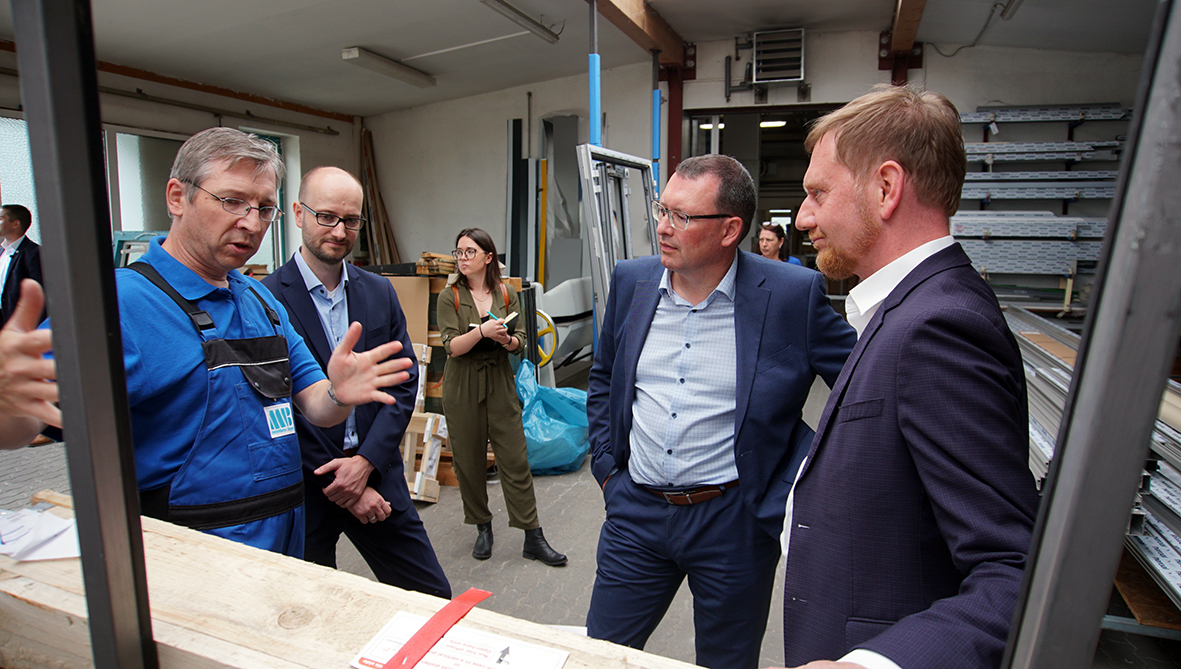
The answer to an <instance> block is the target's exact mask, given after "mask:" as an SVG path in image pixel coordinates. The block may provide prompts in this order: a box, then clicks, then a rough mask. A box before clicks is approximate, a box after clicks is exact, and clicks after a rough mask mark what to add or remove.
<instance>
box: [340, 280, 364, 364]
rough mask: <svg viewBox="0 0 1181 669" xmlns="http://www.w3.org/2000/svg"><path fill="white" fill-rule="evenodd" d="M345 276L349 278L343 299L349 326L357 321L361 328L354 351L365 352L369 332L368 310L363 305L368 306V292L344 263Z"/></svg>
mask: <svg viewBox="0 0 1181 669" xmlns="http://www.w3.org/2000/svg"><path fill="white" fill-rule="evenodd" d="M345 272H347V274H346V276H347V277H348V278H349V284H348V286H347V287H346V288H345V291H344V293H345V299H346V300H348V307H349V324H350V325H351V324H352V323H353V321H357V322H359V323H360V324H361V327H362V328H363V329H362V331H361V338H360V339H358V340H357V344H356V346H354V347H353V350H354V351H358V352H360V351H364V350H365V333H366V332H369V310H368V309H366V308H365V305H367V304H369V295H368V291H367V290H365V285H364V284H363V283H362V282H361V281H360V280H358V278H357V274H358V273H357V270H356V269H355V268H354V267H353V266H352V265H350V264H348V263H345Z"/></svg>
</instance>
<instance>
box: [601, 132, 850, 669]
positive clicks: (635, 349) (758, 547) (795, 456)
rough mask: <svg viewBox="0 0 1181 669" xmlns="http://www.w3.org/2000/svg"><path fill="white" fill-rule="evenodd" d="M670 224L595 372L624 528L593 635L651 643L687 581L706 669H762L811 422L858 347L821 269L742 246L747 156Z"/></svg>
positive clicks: (631, 289) (617, 286) (713, 168)
mask: <svg viewBox="0 0 1181 669" xmlns="http://www.w3.org/2000/svg"><path fill="white" fill-rule="evenodd" d="M653 213H654V214H655V215H656V216H657V218H658V219H659V225H658V227H657V234H658V235H659V237H660V239H659V242H660V256H659V257H648V258H639V259H636V260H630V261H625V262H622V263H619V264H618V265H617V266H616V268H615V272H614V276H613V277H612V279H611V293H610V298H609V299H608V302H607V308H606V315H605V316H604V319H603V325H602V330H601V332H600V335H599V345H598V350H596V351H595V361H594V366H593V367H592V369H591V375H590V389H589V394H588V398H587V414H588V417H589V420H590V441H591V448H592V451H593V459H592V471H593V473H594V476H595V478H596V479H597V480H598V482H599V484H600V486H602V488H603V497H604V500H605V501H606V507H607V518H606V522H604V523H603V528H602V531H601V534H600V537H599V548H598V565H597V566H598V568H597V572H596V577H595V586H594V590H593V592H592V595H591V604H590V611H589V613H588V614H587V628H588V633H589V634H590V636H592V637H595V638H600V639H607V640H610V641H614V642H616V643H621V644H626V645H629V646H632V647H635V648H643V646H644V644H645V643H646V642H647V640H648V637H649V635H650V634H651V633H652V630H653V629H655V627H656V625H657V624H658V623H659V622H660V619H661V618H662V617H663V616H664V613H665V611H666V610H667V608H668V605H669V603H670V602H671V601H672V599H673V595H675V594H676V591H677V589H678V587H680V584H681V582H682V581H683V580H684V578H685V577H686V576H688V578H689V588H690V590H692V592H693V607H694V627H695V629H696V646H697V663H698V664H700V665H703V666H706V667H725V668H726V669H737V668H743V667H755V666H757V665H758V659H759V648H760V645H761V642H762V638H763V632H764V630H765V629H766V625H767V612H768V609H769V608H770V601H771V588H772V583H773V581H774V577H775V568H776V565H777V564H778V562H779V546H778V542H777V539H778V537H779V535H780V533H781V532H782V530H783V509H784V502H785V500H786V498H787V493H788V489H789V488H790V487H791V477H792V473H793V472H795V465H798V463H799V458H802V457H803V454H804V452H805V451H806V449H807V446H808V444H809V443H810V441H811V437H812V430H811V429H810V428H809V427H808V426H807V425H805V424H804V422H803V421H802V420H801V411H802V409H803V406H804V402H805V400H806V399H807V397H808V391H809V389H810V388H811V386H812V382H813V380H814V379H815V377H816V375H820V376H821V377H823V378H824V380H825V382H826V383H828V384H829V385H830V386H831V385H832V383H833V382H834V380H835V379H836V376H837V374H838V373H839V371H840V369H841V366H842V365H843V364H844V362H845V359H846V357H847V356H848V354H849V350H850V349H851V348H852V346H853V342H854V335H853V331H852V329H851V328H850V327H849V326H848V324H846V323H845V322H844V321H843V320H842V319H841V318H840V316H838V315H837V314H836V312H834V311H833V309H832V306H831V305H830V304H829V302H828V299H827V298H826V297H825V295H824V285H825V284H824V280H823V278H822V277H821V276H820V275H819V274H817V273H816V272H813V271H811V270H807V269H804V268H802V267H797V266H795V265H789V264H787V263H780V262H775V261H771V260H767V259H765V258H761V257H759V256H756V255H753V254H750V253H746V252H740V251H738V250H737V248H738V244H739V242H740V241H741V240H742V239H743V238H744V237H746V235H747V234H748V232H749V230H750V224H751V219H752V218H753V217H754V213H755V186H754V182H753V181H752V180H751V177H750V174H748V173H747V171H746V169H745V168H743V167H742V165H741V164H740V163H738V161H736V160H734V159H733V158H729V157H727V156H719V155H710V156H701V157H697V158H691V159H689V160H686V161H685V162H683V163H681V164H680V166H679V167H678V168H677V171H676V173H675V174H673V176H672V177H671V178H670V179H669V181H668V184H667V185H666V186H665V189H664V194H663V197H662V198H661V200H660V202H659V203H656V204H655V206H654V212H653ZM793 463H794V464H793Z"/></svg>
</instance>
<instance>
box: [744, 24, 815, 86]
mask: <svg viewBox="0 0 1181 669" xmlns="http://www.w3.org/2000/svg"><path fill="white" fill-rule="evenodd" d="M753 60H754V78H753V80H752V81H753V83H756V84H769V83H781V82H799V81H803V80H804V29H803V28H792V29H790V30H772V31H769V32H760V33H755V34H754V59H753Z"/></svg>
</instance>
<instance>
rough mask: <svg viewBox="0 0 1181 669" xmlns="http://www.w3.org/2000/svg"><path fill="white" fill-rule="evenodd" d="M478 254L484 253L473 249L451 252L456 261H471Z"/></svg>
mask: <svg viewBox="0 0 1181 669" xmlns="http://www.w3.org/2000/svg"><path fill="white" fill-rule="evenodd" d="M477 253H483V251H481V250H480V249H472V248H467V249H455V250H454V251H452V252H451V255H453V256H455V259H456V260H471V259H472V258H475V257H476V254H477Z"/></svg>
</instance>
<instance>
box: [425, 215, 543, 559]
mask: <svg viewBox="0 0 1181 669" xmlns="http://www.w3.org/2000/svg"><path fill="white" fill-rule="evenodd" d="M455 247H456V248H455V252H454V255H455V261H456V266H457V267H456V268H457V270H458V273H457V274H456V275H453V277H452V278H453V279H454V283H452V282H451V281H448V284H449V285H448V286H447V287H446V288H444V289H443V290H442V291H441V292H440V293H439V303H438V307H439V310H438V311H439V331H440V334H441V335H442V338H443V347H444V348H445V349H446V350H447V364H446V366H445V367H444V368H443V414H444V415H445V416H446V417H447V433H448V439H449V441H450V443H451V451H452V455H453V458H454V459H453V464H454V466H455V476H456V478H458V479H459V493H460V497H462V498H463V520H464V522H465V523H467V524H469V525H475V526H476V529H477V535H476V543H475V546H474V547H473V549H472V557H474V558H476V559H477V560H486V559H488V558H489V557H491V556H492V513H491V512H490V511H489V510H488V486H487V483H486V480H487V479H486V475H487V458H486V453H487V444H488V443H489V442H491V443H492V452H493V454H494V455H495V456H496V466H497V469H498V470H499V475H500V487H501V490H502V491H503V492H504V503H505V506H506V507H507V509H508V515H509V526H510V527H516V528H519V529H522V530H525V548H524V550H523V552H522V555H523V556H524V557H526V558H529V559H531V560H541V561H542V562H544V563H545V564H548V565H552V566H557V565H563V564H566V556H565V555H562V554H561V553H559V552H557V551H555V550H554V549H553V548H550V545H549V543H547V542H546V540H545V535H543V534H542V532H541V527H540V524H539V523H538V521H537V500H536V498H535V497H534V496H533V475H532V474H531V473H530V472H529V462H528V460H526V458H525V432H524V430H523V429H522V427H521V403H520V401H519V400H518V399H517V390H516V381H515V378H514V376H513V367H512V364H511V363H510V362H509V353H516V352H517V351H520V350H521V347H522V346H524V345H525V338H524V336H523V335H520V334H514V332H515V329H516V324H517V323H519V322H521V317H522V314H521V313H520V311H521V303H520V300H519V299H518V298H517V293H516V291H514V290H513V289H512V288H511V287H509V286H507V285H505V284H504V283H503V282H502V281H501V280H500V262H499V261H498V260H497V258H496V245H495V244H494V243H493V241H492V238H491V237H490V236H489V235H488V233H487V232H484V231H483V230H480V229H479V228H469V229H467V230H463V231H461V232H460V233H459V235H458V237H457V238H456V240H455ZM489 312H492V314H493V315H495V318H492V317H489V315H488V313H489ZM513 312H516V313H517V318H515V319H513V320H512V321H511V322H509V323H508V324H507V325H506V324H505V317H507V316H508V315H509V314H511V313H513ZM473 325H474V327H473Z"/></svg>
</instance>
